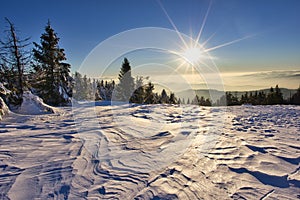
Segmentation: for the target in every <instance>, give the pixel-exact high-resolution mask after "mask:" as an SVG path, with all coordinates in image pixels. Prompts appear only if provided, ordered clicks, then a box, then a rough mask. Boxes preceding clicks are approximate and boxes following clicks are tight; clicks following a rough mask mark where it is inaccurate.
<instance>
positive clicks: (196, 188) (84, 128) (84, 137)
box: [0, 103, 300, 200]
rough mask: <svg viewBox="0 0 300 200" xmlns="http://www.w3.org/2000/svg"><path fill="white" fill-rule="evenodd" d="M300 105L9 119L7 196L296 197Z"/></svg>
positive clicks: (3, 140) (62, 112) (3, 193)
mask: <svg viewBox="0 0 300 200" xmlns="http://www.w3.org/2000/svg"><path fill="white" fill-rule="evenodd" d="M299 140H300V107H296V106H236V107H228V108H225V107H212V108H210V107H197V106H173V105H142V106H136V105H105V104H99V105H97V106H94V104H93V103H76V104H74V107H73V108H70V107H64V108H60V109H57V110H56V111H55V113H54V114H43V115H21V114H14V113H10V114H9V115H8V116H6V117H5V118H4V119H3V120H2V121H1V122H0V199H5V200H6V199H20V200H21V199H22V200H24V199H122V200H123V199H153V200H155V199H184V200H185V199H193V200H195V199H297V198H300V141H299Z"/></svg>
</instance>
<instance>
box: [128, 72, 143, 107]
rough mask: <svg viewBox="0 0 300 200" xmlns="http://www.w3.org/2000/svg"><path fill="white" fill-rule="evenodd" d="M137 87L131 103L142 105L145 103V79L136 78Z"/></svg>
mask: <svg viewBox="0 0 300 200" xmlns="http://www.w3.org/2000/svg"><path fill="white" fill-rule="evenodd" d="M135 86H136V90H135V91H134V93H133V95H132V97H131V99H130V102H132V103H139V104H142V103H144V98H145V88H144V78H143V77H136V79H135Z"/></svg>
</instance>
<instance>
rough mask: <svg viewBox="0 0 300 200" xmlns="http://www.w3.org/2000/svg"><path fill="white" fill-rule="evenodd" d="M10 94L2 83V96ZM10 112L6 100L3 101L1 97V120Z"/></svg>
mask: <svg viewBox="0 0 300 200" xmlns="http://www.w3.org/2000/svg"><path fill="white" fill-rule="evenodd" d="M9 92H10V91H9V90H8V89H6V88H5V87H4V85H3V84H2V83H0V94H2V95H6V94H8V93H9ZM8 112H9V109H8V107H7V105H6V104H5V102H4V100H3V99H2V97H1V96H0V120H1V119H2V116H3V115H5V114H7V113H8Z"/></svg>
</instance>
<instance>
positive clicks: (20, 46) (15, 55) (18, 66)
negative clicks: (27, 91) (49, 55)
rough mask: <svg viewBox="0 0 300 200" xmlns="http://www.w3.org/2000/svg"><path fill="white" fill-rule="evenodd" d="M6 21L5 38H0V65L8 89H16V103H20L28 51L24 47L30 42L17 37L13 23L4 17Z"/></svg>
mask: <svg viewBox="0 0 300 200" xmlns="http://www.w3.org/2000/svg"><path fill="white" fill-rule="evenodd" d="M5 21H6V22H7V23H8V30H6V32H7V38H6V40H5V41H2V40H0V44H1V49H2V51H1V65H2V70H3V71H4V72H3V73H4V76H5V79H6V81H7V82H8V87H9V89H13V90H15V91H16V93H15V95H17V99H18V100H17V102H16V103H17V104H20V103H22V96H23V92H24V86H25V83H24V70H25V68H26V66H27V65H28V63H29V57H30V53H29V52H30V51H27V50H26V47H27V46H28V45H29V44H30V43H29V42H28V41H29V39H30V38H26V39H22V40H21V39H19V37H18V36H17V31H16V29H15V26H14V24H13V23H12V22H11V21H10V20H9V19H8V18H5Z"/></svg>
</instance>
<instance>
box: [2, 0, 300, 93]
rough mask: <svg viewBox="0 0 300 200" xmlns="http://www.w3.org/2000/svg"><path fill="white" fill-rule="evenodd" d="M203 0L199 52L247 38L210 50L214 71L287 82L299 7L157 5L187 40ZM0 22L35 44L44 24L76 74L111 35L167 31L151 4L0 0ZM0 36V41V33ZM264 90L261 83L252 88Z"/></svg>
mask: <svg viewBox="0 0 300 200" xmlns="http://www.w3.org/2000/svg"><path fill="white" fill-rule="evenodd" d="M210 2H211V9H210V11H209V14H208V17H207V21H206V24H205V26H204V29H203V34H202V37H201V40H200V43H201V42H203V41H205V40H207V39H208V38H209V37H210V36H211V35H212V34H214V33H215V35H214V37H212V38H211V39H210V40H209V42H208V44H207V48H210V47H214V46H218V45H221V44H224V43H226V42H230V41H233V40H236V39H239V38H243V37H246V36H250V35H251V36H252V37H250V38H247V39H245V40H242V41H240V42H237V43H234V44H232V45H228V46H226V47H223V48H219V49H216V50H215V51H212V52H211V54H212V55H213V56H214V57H216V58H217V59H216V60H215V62H216V64H217V66H218V67H219V69H220V71H221V72H223V73H224V74H226V73H232V74H234V73H236V74H237V73H247V72H260V71H278V70H280V71H287V72H288V73H291V71H292V73H293V76H291V77H295V76H294V74H295V73H297V71H300V56H299V55H300V37H299V36H300V20H299V19H300V1H298V0H226V1H224V0H212V1H210V0H187V1H183V0H180V1H179V0H162V1H161V3H162V5H163V6H164V8H165V9H166V11H167V13H168V14H169V16H170V18H171V19H172V20H173V22H174V24H175V25H176V26H177V28H178V30H179V31H180V32H182V33H184V34H187V35H189V36H192V37H193V38H195V37H196V36H197V34H198V31H199V30H200V28H201V25H202V22H203V19H204V17H205V14H206V11H207V9H208V7H209V4H210ZM0 17H1V18H2V19H0V30H3V29H4V28H5V21H4V17H8V18H9V19H10V20H11V21H12V22H13V23H14V24H15V25H16V27H17V28H18V29H19V30H20V34H21V36H22V37H27V36H30V37H31V38H32V41H35V42H38V41H39V37H40V35H41V33H42V32H43V31H44V27H45V25H46V22H47V20H48V19H50V20H51V23H52V26H53V28H54V29H55V31H56V32H57V33H58V36H59V37H60V38H61V41H60V46H61V47H62V48H65V50H66V54H67V58H68V62H70V63H71V64H72V67H73V70H75V69H78V68H79V66H80V64H81V63H82V61H83V60H84V59H85V57H86V56H87V55H88V54H89V53H90V51H91V50H92V49H93V48H95V47H96V46H97V45H98V44H99V43H100V42H102V41H104V40H105V39H107V38H109V37H111V36H113V35H115V34H118V33H120V32H123V31H126V30H130V29H134V28H140V27H162V28H169V29H174V28H173V26H172V24H171V23H170V22H169V20H168V18H167V17H166V15H165V13H164V12H163V10H162V8H161V6H160V4H159V2H158V1H156V0H129V1H122V0H110V1H108V0H107V1H104V0H88V1H83V0H73V1H70V0H69V1H68V0H65V1H58V0H52V1H48V0H44V1H40V0H27V1H21V0H19V1H2V2H1V6H0ZM0 32H1V33H0V37H1V38H3V31H0ZM227 76H229V77H230V75H227ZM227 76H224V77H227ZM243 76H244V75H243ZM287 77H288V76H287ZM296 77H297V76H296ZM276 81H278V80H274V83H275V82H276ZM281 81H282V80H281ZM288 81H289V84H287V82H288ZM224 82H225V84H226V81H224ZM298 82H299V81H297V79H296V80H293V81H291V79H288V78H286V79H285V81H282V85H283V86H288V87H293V88H296V87H298V85H299V83H298ZM272 83H273V82H272ZM232 84H233V86H234V84H236V83H232ZM241 84H243V83H241ZM268 84H269V83H261V84H259V85H256V86H255V87H253V88H258V87H266V86H269V85H268ZM279 84H280V83H279ZM229 85H230V84H228V86H229ZM245 85H248V83H247V84H246V83H245ZM253 86H254V85H253ZM233 88H234V87H233ZM240 89H241V88H240Z"/></svg>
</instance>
